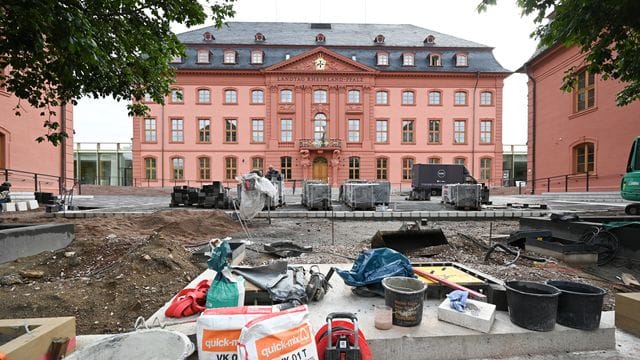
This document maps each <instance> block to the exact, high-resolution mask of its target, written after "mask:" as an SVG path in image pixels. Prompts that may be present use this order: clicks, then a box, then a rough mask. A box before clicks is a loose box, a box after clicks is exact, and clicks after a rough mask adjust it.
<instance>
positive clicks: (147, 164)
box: [144, 158, 156, 180]
mask: <svg viewBox="0 0 640 360" xmlns="http://www.w3.org/2000/svg"><path fill="white" fill-rule="evenodd" d="M144 178H145V179H147V180H155V179H156V159H154V158H146V159H144Z"/></svg>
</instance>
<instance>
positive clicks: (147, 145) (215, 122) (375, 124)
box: [133, 23, 509, 187]
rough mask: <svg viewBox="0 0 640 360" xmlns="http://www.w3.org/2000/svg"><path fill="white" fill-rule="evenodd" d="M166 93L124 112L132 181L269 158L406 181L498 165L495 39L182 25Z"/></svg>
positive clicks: (400, 30)
mask: <svg viewBox="0 0 640 360" xmlns="http://www.w3.org/2000/svg"><path fill="white" fill-rule="evenodd" d="M179 39H180V40H181V41H182V42H183V43H184V44H185V45H186V48H187V50H186V57H184V58H176V59H174V61H173V65H174V66H175V67H176V69H177V78H176V82H175V84H174V86H173V89H172V93H171V95H170V96H168V98H167V99H166V102H165V105H160V104H154V103H152V102H147V105H148V106H149V107H150V108H151V111H150V114H149V115H148V116H146V117H137V118H134V125H133V126H134V129H133V134H134V138H133V176H134V183H135V184H140V185H141V186H149V184H151V185H152V186H153V185H155V186H169V185H173V184H185V183H186V182H189V183H197V182H199V181H201V182H210V181H212V180H221V181H225V182H230V183H232V182H235V181H234V178H235V176H237V175H241V174H244V173H246V172H248V171H250V170H252V169H259V170H265V169H266V168H267V167H268V166H270V165H271V166H274V167H275V168H277V169H278V170H280V171H281V172H282V173H283V174H284V177H285V178H286V179H296V180H298V179H320V180H324V181H328V182H329V183H330V184H333V185H338V184H340V183H342V182H343V181H344V180H347V179H367V180H375V179H384V180H388V181H390V182H391V183H392V185H393V186H394V187H401V186H406V187H408V186H409V185H410V183H411V167H412V165H413V164H415V163H427V162H442V163H463V164H465V165H466V166H467V168H468V169H469V170H470V171H471V172H472V173H473V175H474V176H475V177H476V178H478V179H483V181H485V182H488V183H490V184H494V183H497V184H499V182H500V179H501V177H502V133H501V131H502V84H503V79H504V78H505V77H506V76H507V75H509V72H508V71H507V70H505V69H504V68H502V66H500V64H498V63H497V61H496V60H495V58H494V57H493V54H492V48H490V47H487V46H484V45H480V44H476V43H473V42H470V41H466V40H462V39H458V38H454V37H452V36H448V35H445V34H440V33H436V32H433V31H430V30H427V29H423V28H419V27H415V26H411V25H372V24H366V25H364V24H324V23H323V24H308V23H229V26H228V27H227V26H225V27H223V28H222V29H215V28H204V29H200V30H194V31H190V32H187V33H183V34H180V35H179Z"/></svg>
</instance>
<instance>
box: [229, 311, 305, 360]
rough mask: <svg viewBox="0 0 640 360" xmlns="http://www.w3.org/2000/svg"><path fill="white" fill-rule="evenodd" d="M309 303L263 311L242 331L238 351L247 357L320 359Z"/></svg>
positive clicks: (270, 359)
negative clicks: (275, 311)
mask: <svg viewBox="0 0 640 360" xmlns="http://www.w3.org/2000/svg"><path fill="white" fill-rule="evenodd" d="M308 314H309V311H308V309H307V306H306V305H301V306H297V307H294V308H291V309H289V310H285V311H281V312H277V313H273V314H269V315H264V316H261V317H259V318H256V319H254V320H252V321H250V322H249V323H248V324H247V325H246V326H245V327H244V328H243V329H242V332H241V333H240V339H239V340H238V355H240V359H244V360H249V359H251V360H285V359H288V360H291V359H298V360H318V351H317V349H316V343H315V340H314V337H313V330H312V329H311V323H310V322H309V320H308V319H307V316H308Z"/></svg>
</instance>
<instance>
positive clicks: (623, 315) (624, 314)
mask: <svg viewBox="0 0 640 360" xmlns="http://www.w3.org/2000/svg"><path fill="white" fill-rule="evenodd" d="M615 317H616V327H618V328H620V329H622V330H624V331H627V332H629V333H632V334H634V335H636V336H640V293H616V316H615Z"/></svg>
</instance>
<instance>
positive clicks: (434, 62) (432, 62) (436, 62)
mask: <svg viewBox="0 0 640 360" xmlns="http://www.w3.org/2000/svg"><path fill="white" fill-rule="evenodd" d="M429 66H442V57H441V56H440V54H431V55H430V56H429Z"/></svg>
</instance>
